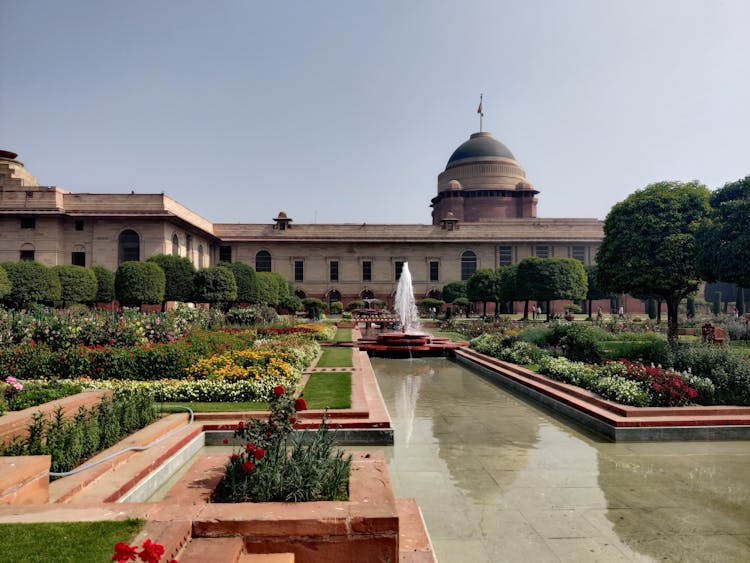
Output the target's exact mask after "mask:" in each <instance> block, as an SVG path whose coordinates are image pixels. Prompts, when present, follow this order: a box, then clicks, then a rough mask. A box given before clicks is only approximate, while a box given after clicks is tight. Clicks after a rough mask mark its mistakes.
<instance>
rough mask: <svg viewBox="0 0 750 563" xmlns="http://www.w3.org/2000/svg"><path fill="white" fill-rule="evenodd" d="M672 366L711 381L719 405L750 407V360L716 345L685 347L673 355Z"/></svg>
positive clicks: (678, 348) (676, 349)
mask: <svg viewBox="0 0 750 563" xmlns="http://www.w3.org/2000/svg"><path fill="white" fill-rule="evenodd" d="M670 365H671V366H672V367H673V368H674V369H676V370H677V371H680V372H690V373H691V374H692V375H694V376H697V377H705V378H708V379H709V380H711V382H712V383H713V385H714V387H715V401H716V402H717V403H718V404H721V405H745V406H750V357H747V356H743V355H741V354H736V353H733V352H729V351H726V350H724V349H723V348H722V347H721V346H716V345H714V344H697V345H696V344H693V345H682V346H679V347H677V348H675V349H674V350H673V351H672V353H671V362H670Z"/></svg>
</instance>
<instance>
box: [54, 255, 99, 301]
mask: <svg viewBox="0 0 750 563" xmlns="http://www.w3.org/2000/svg"><path fill="white" fill-rule="evenodd" d="M52 270H53V271H54V272H55V273H56V274H57V278H58V279H59V280H60V299H61V300H62V304H63V306H64V307H67V306H69V305H72V304H74V303H91V302H92V301H93V300H94V299H96V291H97V287H98V284H97V281H96V275H95V274H94V272H93V270H91V269H90V268H84V267H83V266H73V265H65V266H54V267H53V268H52Z"/></svg>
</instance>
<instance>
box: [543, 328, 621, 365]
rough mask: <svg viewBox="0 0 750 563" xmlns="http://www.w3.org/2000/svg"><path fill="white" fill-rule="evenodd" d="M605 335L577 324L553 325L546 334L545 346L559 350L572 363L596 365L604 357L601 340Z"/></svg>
mask: <svg viewBox="0 0 750 563" xmlns="http://www.w3.org/2000/svg"><path fill="white" fill-rule="evenodd" d="M606 337H607V336H606V333H603V331H601V330H599V329H593V328H589V327H586V326H583V325H578V324H555V325H553V326H552V327H551V329H550V331H549V333H548V334H547V342H546V344H547V346H550V347H553V348H559V349H560V350H561V351H562V354H563V355H564V356H565V357H566V358H568V359H569V360H571V361H574V362H586V363H589V364H598V363H600V362H601V361H602V359H603V357H604V355H603V351H602V345H601V340H602V339H604V338H606Z"/></svg>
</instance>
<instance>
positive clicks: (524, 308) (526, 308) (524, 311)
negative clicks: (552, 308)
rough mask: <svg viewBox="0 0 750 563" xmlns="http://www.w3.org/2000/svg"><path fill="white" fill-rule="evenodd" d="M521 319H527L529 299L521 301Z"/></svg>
mask: <svg viewBox="0 0 750 563" xmlns="http://www.w3.org/2000/svg"><path fill="white" fill-rule="evenodd" d="M523 320H525V321H528V320H529V300H528V299H527V300H526V301H524V302H523Z"/></svg>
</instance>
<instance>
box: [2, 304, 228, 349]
mask: <svg viewBox="0 0 750 563" xmlns="http://www.w3.org/2000/svg"><path fill="white" fill-rule="evenodd" d="M203 317H206V318H203ZM216 322H219V320H218V319H216V318H214V317H213V316H211V317H210V318H209V313H207V312H204V311H202V310H199V309H188V308H187V307H181V308H178V309H176V310H174V311H170V312H167V313H141V312H140V311H137V310H131V309H126V310H123V311H119V312H117V313H111V312H105V311H98V310H93V309H80V308H77V309H67V310H63V311H59V310H55V309H49V308H44V307H36V308H33V309H31V310H29V311H28V312H19V311H14V310H6V309H3V308H0V344H4V345H10V344H21V343H24V342H30V341H34V342H36V343H43V344H45V345H47V346H48V347H49V348H50V349H52V350H62V349H65V348H69V347H71V346H79V345H82V346H97V345H98V346H106V345H110V346H115V345H116V346H133V345H136V344H149V343H159V342H174V341H175V340H177V339H179V338H181V337H182V336H184V334H185V333H186V332H187V330H188V329H189V328H190V327H195V326H208V325H211V324H215V323H216Z"/></svg>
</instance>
